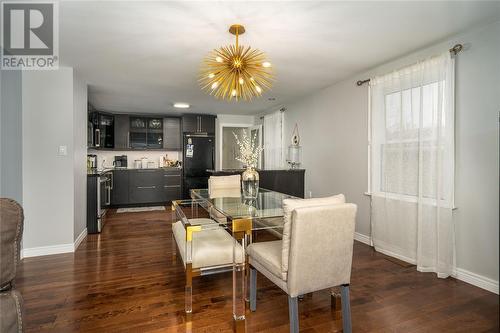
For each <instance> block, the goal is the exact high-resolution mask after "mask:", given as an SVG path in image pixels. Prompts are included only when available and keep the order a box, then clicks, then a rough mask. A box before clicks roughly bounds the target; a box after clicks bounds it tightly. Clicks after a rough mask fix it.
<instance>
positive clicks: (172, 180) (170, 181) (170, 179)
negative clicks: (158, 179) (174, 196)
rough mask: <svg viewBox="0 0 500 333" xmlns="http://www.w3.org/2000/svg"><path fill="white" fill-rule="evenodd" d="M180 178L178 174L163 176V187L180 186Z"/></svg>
mask: <svg viewBox="0 0 500 333" xmlns="http://www.w3.org/2000/svg"><path fill="white" fill-rule="evenodd" d="M181 181H182V177H181V175H180V174H167V173H165V174H164V175H163V185H179V186H180V185H181Z"/></svg>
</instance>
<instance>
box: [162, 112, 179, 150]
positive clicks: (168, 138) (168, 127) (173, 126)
mask: <svg viewBox="0 0 500 333" xmlns="http://www.w3.org/2000/svg"><path fill="white" fill-rule="evenodd" d="M163 148H165V149H168V150H182V144H181V119H180V118H163Z"/></svg>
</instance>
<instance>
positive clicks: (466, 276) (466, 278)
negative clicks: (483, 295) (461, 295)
mask: <svg viewBox="0 0 500 333" xmlns="http://www.w3.org/2000/svg"><path fill="white" fill-rule="evenodd" d="M454 276H455V278H456V279H457V280H460V281H463V282H466V283H469V284H472V285H473V286H476V287H479V288H482V289H485V290H488V291H491V292H492V293H495V294H497V295H498V281H495V280H493V279H490V278H487V277H485V276H482V275H479V274H476V273H473V272H470V271H467V270H465V269H462V268H457V269H456V270H455V274H454Z"/></svg>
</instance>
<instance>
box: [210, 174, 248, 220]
mask: <svg viewBox="0 0 500 333" xmlns="http://www.w3.org/2000/svg"><path fill="white" fill-rule="evenodd" d="M208 195H209V196H210V199H217V198H224V197H225V198H227V197H239V196H241V175H231V176H211V177H210V178H208ZM209 213H210V217H211V218H213V219H214V220H216V221H217V222H219V223H226V222H227V218H226V217H225V216H224V214H222V213H220V212H219V211H218V210H216V209H215V208H213V207H210V208H209Z"/></svg>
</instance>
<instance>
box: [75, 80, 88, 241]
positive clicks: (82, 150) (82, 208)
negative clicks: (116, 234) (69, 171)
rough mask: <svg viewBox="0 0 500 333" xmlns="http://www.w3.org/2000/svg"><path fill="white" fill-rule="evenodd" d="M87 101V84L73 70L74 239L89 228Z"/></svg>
mask: <svg viewBox="0 0 500 333" xmlns="http://www.w3.org/2000/svg"><path fill="white" fill-rule="evenodd" d="M87 101H88V99H87V84H86V83H84V82H83V81H82V80H81V79H80V77H79V76H78V73H77V72H76V71H73V140H74V141H73V147H74V149H73V156H74V161H73V162H74V163H73V164H74V165H73V167H74V169H73V170H74V174H73V177H74V182H75V183H74V207H75V208H74V220H73V224H74V230H73V241H75V240H76V239H77V238H78V236H80V234H81V233H82V232H84V230H85V229H86V228H87V149H86V148H87Z"/></svg>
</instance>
